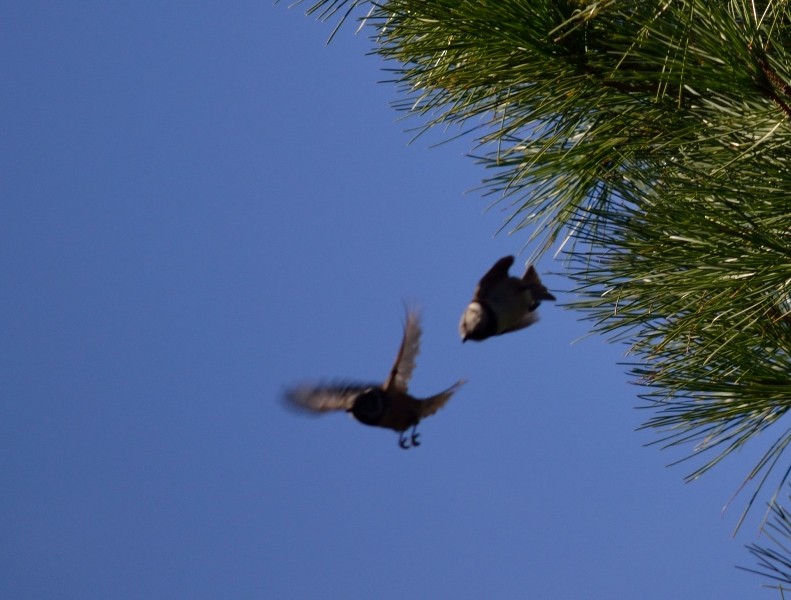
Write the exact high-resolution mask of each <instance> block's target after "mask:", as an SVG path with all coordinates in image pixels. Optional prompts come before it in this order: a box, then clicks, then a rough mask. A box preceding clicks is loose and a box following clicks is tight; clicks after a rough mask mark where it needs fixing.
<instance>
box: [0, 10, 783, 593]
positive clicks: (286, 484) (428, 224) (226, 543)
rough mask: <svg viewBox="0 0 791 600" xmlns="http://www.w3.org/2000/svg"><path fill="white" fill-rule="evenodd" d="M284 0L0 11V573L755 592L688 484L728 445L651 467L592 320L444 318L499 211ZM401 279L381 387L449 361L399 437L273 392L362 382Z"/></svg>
mask: <svg viewBox="0 0 791 600" xmlns="http://www.w3.org/2000/svg"><path fill="white" fill-rule="evenodd" d="M302 10H303V9H302V8H296V9H290V10H289V9H288V8H287V7H286V5H284V4H280V5H277V6H272V5H271V4H270V3H269V2H249V1H248V2H233V3H222V2H202V3H195V4H191V5H189V6H188V5H187V4H179V3H163V2H151V1H141V2H127V3H104V2H80V3H52V2H36V1H33V0H30V1H26V2H15V3H7V4H6V6H5V7H4V8H3V10H2V19H0V23H1V24H0V29H1V30H0V56H2V57H3V58H2V61H0V75H1V76H2V81H3V92H2V94H0V126H1V127H2V144H0V148H1V151H2V168H0V190H2V197H3V201H2V205H1V206H2V208H1V209H0V210H1V211H2V213H1V218H0V228H1V229H2V233H1V234H0V245H1V247H2V249H1V251H0V276H2V281H3V291H2V294H1V295H0V309H2V314H3V318H2V321H0V323H2V330H0V339H2V344H0V352H1V353H2V355H1V356H0V382H1V383H0V385H1V388H0V393H2V404H0V406H2V413H1V414H0V444H2V452H0V489H2V490H3V491H2V493H0V509H1V510H2V517H3V518H2V520H0V523H2V524H1V525H0V528H1V529H0V532H1V534H0V597H2V598H9V599H17V600H21V599H40V598H68V599H71V598H74V599H80V600H87V599H106V598H113V599H125V598H145V599H147V600H151V599H159V598H162V599H166V598H167V599H172V598H190V599H203V598H205V599H215V598H243V599H246V598H347V599H355V600H356V599H369V598H377V599H396V598H397V599H399V600H400V599H403V598H448V599H450V598H453V599H472V598H485V597H494V598H551V599H553V600H562V599H569V600H572V599H573V600H576V599H580V598H616V599H618V598H641V599H643V600H646V599H668V598H673V599H676V598H695V599H700V598H714V599H718V600H728V599H737V598H738V599H743V598H746V597H756V596H761V597H767V598H774V597H777V595H776V593H774V592H768V591H764V592H761V591H760V584H761V583H762V581H763V580H762V579H761V578H759V577H757V576H754V575H751V574H748V573H744V572H741V571H738V570H736V569H735V568H734V565H736V564H741V565H746V566H752V564H753V561H752V558H751V557H750V556H749V555H748V554H747V552H746V550H744V548H743V545H744V544H745V543H749V542H752V541H755V540H756V523H755V522H749V523H748V524H747V525H746V526H745V528H744V529H743V530H742V532H741V533H740V534H739V536H737V538H736V539H735V540H734V539H732V538H731V532H732V528H733V526H734V524H735V521H736V518H737V516H738V513H739V509H740V508H741V506H742V503H738V502H737V506H736V508H735V509H731V510H730V511H728V512H726V513H725V515H724V517H723V516H722V515H721V512H720V511H721V508H722V506H723V505H724V504H725V502H726V501H727V500H728V498H729V497H730V495H731V494H732V492H733V491H734V490H735V489H736V487H737V486H738V484H739V483H740V481H741V477H742V476H743V474H744V473H745V472H746V469H747V466H748V465H750V464H751V463H750V460H751V459H752V458H754V456H752V455H749V454H746V455H745V456H740V457H736V459H734V460H730V461H728V462H726V464H724V465H723V466H722V467H721V468H720V469H718V470H717V471H716V472H714V473H711V474H710V475H708V476H707V477H705V478H704V479H703V480H701V481H699V482H696V483H694V484H690V485H686V484H684V483H683V482H682V477H683V475H684V474H685V473H686V472H687V470H688V468H687V467H685V466H681V467H673V468H666V467H665V465H666V464H667V463H669V462H670V461H672V460H673V459H677V458H680V457H681V456H682V455H681V454H680V453H678V452H675V453H674V452H660V451H659V450H658V448H656V447H645V446H644V444H646V443H647V442H650V441H652V440H654V439H656V436H654V435H653V434H651V433H648V432H636V431H635V429H636V427H637V426H638V425H639V424H640V423H641V421H642V419H643V418H646V417H647V416H648V415H649V413H646V412H641V411H636V410H634V407H635V406H636V405H637V404H638V401H637V398H636V394H637V393H638V391H639V390H638V388H636V387H634V386H631V385H630V384H628V383H627V376H626V375H625V374H624V368H623V367H622V366H619V365H618V364H617V363H618V361H620V360H623V351H624V347H622V346H617V345H610V344H607V343H605V341H604V340H602V339H600V338H598V337H592V338H587V339H584V340H582V341H580V342H578V343H573V342H574V341H575V340H576V339H578V338H580V337H581V336H583V335H584V334H585V333H586V331H587V324H586V323H583V322H580V321H579V320H578V319H579V317H580V315H578V314H575V313H573V312H570V311H568V310H564V309H562V308H560V307H559V306H557V305H553V304H552V303H546V304H544V305H543V306H542V307H541V309H540V312H541V321H540V322H539V323H538V324H537V325H535V326H534V327H531V328H529V329H527V330H525V331H522V332H520V333H517V334H513V335H511V336H506V337H502V338H498V339H493V340H489V341H488V342H485V343H483V344H477V345H476V344H472V343H468V344H466V345H464V346H462V345H461V344H460V341H459V339H458V336H457V333H456V326H457V322H458V319H459V315H460V313H461V311H462V309H463V308H464V306H465V304H466V303H467V301H468V300H469V298H470V295H471V293H472V290H473V287H474V285H475V283H476V281H477V279H478V278H479V277H480V276H481V275H482V274H483V272H484V271H485V270H486V269H487V268H488V267H489V266H490V265H491V264H492V263H493V262H494V261H495V260H496V259H497V258H499V257H500V256H503V255H505V254H512V253H518V252H519V251H520V250H521V248H522V246H523V244H524V242H525V239H526V238H525V235H524V234H516V235H512V236H509V235H507V234H505V233H503V234H499V235H497V236H495V233H496V232H497V230H498V228H499V226H500V224H501V223H502V219H503V217H504V213H503V212H501V211H500V209H499V208H494V209H492V210H490V211H488V212H484V209H485V207H486V206H487V204H488V203H489V200H487V199H482V198H481V196H480V195H479V194H478V193H476V192H472V193H465V192H468V191H469V190H470V189H472V188H474V187H475V186H476V185H477V184H478V182H479V181H480V179H481V177H482V176H483V175H484V172H483V171H482V170H481V168H480V167H479V166H476V165H475V163H474V162H473V161H472V160H470V159H468V158H466V157H465V152H466V151H467V150H469V149H470V147H471V141H470V140H465V141H461V142H455V143H452V144H448V145H445V146H441V147H439V148H434V149H430V148H428V145H429V142H428V141H424V140H418V141H416V142H415V143H413V144H411V145H410V144H408V142H409V140H410V135H408V134H406V133H404V130H405V129H406V128H408V127H410V126H414V125H417V123H418V122H417V121H399V120H398V117H399V115H398V114H397V113H395V112H394V111H393V110H392V109H391V108H390V107H389V102H390V101H392V100H393V99H395V98H396V95H395V91H394V89H393V87H392V86H390V85H388V84H382V83H377V81H379V80H382V79H386V78H387V77H388V75H387V74H386V73H384V72H382V71H381V67H382V65H381V64H380V62H379V60H378V59H377V58H374V57H370V56H366V52H367V51H369V50H370V48H371V46H370V45H369V42H368V41H367V39H366V38H365V37H364V36H363V35H358V36H354V35H353V28H347V29H345V30H342V31H341V32H340V34H339V35H338V36H337V38H336V40H335V42H333V43H332V44H331V45H330V46H329V47H326V46H325V45H324V43H325V41H326V38H327V36H328V34H329V32H330V29H331V27H330V26H329V25H326V24H324V25H322V24H318V23H316V22H315V21H313V20H312V19H309V18H306V17H305V16H304V15H303V13H302ZM435 139H436V138H435ZM524 257H525V254H522V256H521V257H520V258H518V263H519V264H521V263H522V262H523V260H524ZM538 267H539V271H540V272H541V273H542V274H543V273H548V272H551V271H554V272H562V270H563V265H562V264H561V263H559V262H552V261H551V259H550V258H546V259H544V260H543V261H542V262H541V263H540V264H539V265H538ZM544 280H545V283H547V284H548V286H549V287H550V289H551V290H553V292H555V294H556V295H557V296H558V300H559V302H558V304H561V303H562V302H564V301H568V300H569V299H570V296H569V294H568V293H567V292H566V290H567V289H568V287H569V283H568V281H566V280H565V279H564V278H563V277H562V276H560V275H554V276H553V275H545V277H544ZM405 300H406V301H411V302H416V303H418V304H419V305H420V306H421V307H422V310H423V324H424V336H423V346H422V352H421V354H420V356H419V358H418V367H417V369H416V371H415V374H414V378H413V380H412V388H411V389H412V391H413V392H414V393H415V394H417V395H428V394H431V393H433V392H436V391H438V390H440V389H443V388H444V387H446V386H448V385H450V384H451V383H452V382H453V381H455V380H456V379H458V378H460V377H467V378H468V379H469V383H468V384H467V386H466V387H465V388H464V389H463V390H462V391H461V392H460V393H459V394H458V395H457V396H456V397H455V398H454V399H453V400H452V402H451V403H450V404H449V405H448V406H447V407H446V408H445V409H444V410H443V411H441V412H440V413H439V414H438V415H436V416H434V417H432V418H431V419H429V420H427V421H425V422H424V423H423V424H422V426H421V431H422V440H423V444H422V446H421V447H420V448H418V449H414V450H410V451H408V452H404V451H402V450H400V449H399V448H398V447H397V445H396V441H397V436H396V434H395V433H393V432H389V431H385V430H379V429H374V428H367V427H364V426H361V425H359V424H358V423H356V422H354V421H352V420H351V419H349V418H348V417H347V416H346V415H342V414H338V415H329V416H326V417H322V418H308V417H302V416H300V415H295V414H294V413H291V412H288V411H285V410H283V407H282V406H281V404H280V402H279V397H280V394H281V392H282V390H283V388H284V387H285V386H287V385H289V384H292V383H295V382H299V381H302V380H305V379H307V380H311V379H321V378H332V377H348V378H359V379H362V380H377V379H382V380H383V379H384V377H385V375H386V374H387V371H388V369H389V368H390V365H391V363H392V361H393V358H394V356H395V353H396V350H397V347H398V344H399V341H400V336H401V322H402V318H403V302H404V301H405ZM689 468H691V467H689Z"/></svg>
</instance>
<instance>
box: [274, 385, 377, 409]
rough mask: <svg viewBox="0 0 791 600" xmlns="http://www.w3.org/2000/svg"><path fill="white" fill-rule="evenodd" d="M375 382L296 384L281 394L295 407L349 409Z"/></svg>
mask: <svg viewBox="0 0 791 600" xmlns="http://www.w3.org/2000/svg"><path fill="white" fill-rule="evenodd" d="M372 387H378V385H377V384H375V383H374V384H371V385H360V384H343V383H339V384H328V385H307V384H305V385H298V386H296V387H292V388H289V389H287V390H286V392H285V394H284V395H283V397H284V399H285V400H286V402H287V403H288V404H289V405H291V406H292V407H295V408H300V409H303V410H309V411H312V412H326V411H328V410H349V409H351V407H352V406H353V405H354V400H355V398H357V396H359V395H360V394H361V393H362V392H364V391H365V390H367V389H370V388H372Z"/></svg>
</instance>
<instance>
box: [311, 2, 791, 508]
mask: <svg viewBox="0 0 791 600" xmlns="http://www.w3.org/2000/svg"><path fill="white" fill-rule="evenodd" d="M314 1H315V0H314ZM312 11H313V12H315V13H316V14H318V15H319V16H320V17H321V18H331V17H334V16H335V17H340V19H339V23H338V26H340V23H341V22H343V20H344V19H345V18H347V17H349V16H350V15H352V14H356V15H359V16H360V17H362V18H364V22H365V23H366V24H367V25H368V26H369V29H368V31H371V32H373V38H374V41H375V48H376V49H375V52H377V53H379V54H380V55H381V56H383V57H384V58H385V59H388V61H389V62H388V64H389V65H390V67H391V68H390V72H391V73H392V78H393V80H394V81H395V82H396V84H397V85H398V86H399V88H400V90H401V91H402V94H401V98H402V99H401V100H400V101H399V102H398V104H397V108H399V109H401V110H404V111H408V112H410V113H412V114H415V115H417V116H418V118H419V119H421V121H420V122H421V126H422V127H424V128H431V127H435V126H441V127H443V128H446V127H448V126H449V125H452V126H458V128H459V131H460V132H462V133H471V134H472V135H473V136H475V139H476V140H477V142H476V151H475V156H476V157H477V159H478V160H479V161H480V162H481V163H482V164H483V165H484V166H485V167H486V168H487V169H488V173H489V175H488V177H487V178H486V179H485V181H484V188H485V189H486V190H487V191H488V193H490V194H492V195H494V197H495V198H496V199H497V200H496V201H497V202H503V203H507V204H508V205H509V206H510V208H511V211H510V216H509V218H508V222H507V224H506V225H505V226H506V227H508V228H510V230H511V231H512V232H513V231H520V230H525V231H526V232H527V231H529V232H530V233H529V237H530V239H531V240H535V241H536V243H537V244H538V246H537V247H538V248H539V251H538V252H539V253H543V252H546V251H548V250H550V249H551V248H553V247H560V248H562V250H563V253H564V255H565V256H566V257H567V259H568V263H567V264H568V267H569V273H570V276H571V277H572V279H573V281H574V282H575V284H576V288H577V292H578V294H579V295H578V301H576V302H574V303H573V304H572V308H574V309H577V310H581V311H583V312H584V314H585V315H586V318H589V319H590V320H591V321H592V323H593V328H594V330H596V331H599V332H602V333H605V334H607V335H609V336H610V337H612V338H613V339H616V340H620V341H623V342H625V343H626V344H628V345H629V348H630V349H629V355H630V360H631V361H632V362H631V363H630V370H631V373H632V374H633V375H634V377H635V379H636V381H637V383H639V384H640V385H641V386H643V389H644V393H643V394H642V395H641V397H642V398H643V399H644V400H645V403H646V405H647V406H648V407H649V408H650V409H651V411H652V413H651V414H652V415H653V416H651V417H650V418H649V419H648V420H647V422H646V427H649V428H653V429H656V430H658V431H660V432H661V440H662V441H664V442H665V443H666V444H667V445H680V446H682V447H686V448H688V449H689V454H690V457H698V456H700V457H701V458H700V461H699V463H698V466H697V467H696V468H695V470H694V471H693V472H692V473H691V474H690V475H689V477H690V478H693V479H694V478H696V477H698V476H699V475H700V474H701V473H703V472H705V471H706V470H707V469H709V468H710V467H712V466H713V465H715V464H717V463H718V462H719V461H721V460H722V459H723V458H724V457H726V456H727V455H728V454H729V453H731V452H733V451H735V450H738V449H739V448H741V447H742V446H743V445H744V444H745V443H746V442H748V441H749V440H751V439H753V438H755V436H756V434H758V433H759V432H761V431H763V430H764V429H767V428H768V427H770V426H771V425H773V424H776V423H777V422H778V421H779V420H780V419H781V417H782V416H783V415H784V414H785V413H786V411H787V410H788V408H789V407H791V298H790V297H789V293H790V292H791V7H789V3H788V1H779V0H778V1H767V0H764V1H749V0H723V1H721V2H709V1H704V0H695V1H689V0H677V1H676V0H661V1H656V0H653V1H648V0H647V1H641V2H633V1H619V0H601V1H599V2H591V1H587V0H381V2H380V3H369V2H367V1H364V0H319V1H318V2H316V4H315V5H314V6H313V8H312ZM336 29H337V28H336ZM762 439H763V438H762ZM772 439H773V441H772V442H770V443H769V444H768V445H767V447H766V448H767V450H766V453H765V454H764V456H763V458H762V459H761V460H760V461H759V462H758V464H757V465H756V466H755V468H754V469H753V470H752V471H751V472H750V473H748V474H747V477H746V480H745V484H747V483H752V484H753V486H752V488H753V493H752V495H751V496H750V500H749V501H748V504H747V505H748V508H749V506H750V505H752V503H753V501H754V500H755V498H756V497H757V494H758V493H759V491H760V490H761V489H762V485H763V484H764V483H765V482H766V481H767V477H768V475H769V473H770V472H774V471H773V467H776V466H778V465H779V469H778V471H779V472H780V477H779V479H781V480H783V479H785V478H786V476H787V475H788V474H789V469H788V465H789V464H791V463H789V461H788V460H787V457H786V460H785V462H783V461H781V457H782V455H783V452H784V450H785V449H786V447H787V446H788V445H789V444H790V443H791V428H788V427H786V429H785V430H783V428H782V424H778V425H777V427H775V428H773V429H772Z"/></svg>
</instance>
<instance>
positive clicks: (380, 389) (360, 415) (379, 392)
mask: <svg viewBox="0 0 791 600" xmlns="http://www.w3.org/2000/svg"><path fill="white" fill-rule="evenodd" d="M420 334H421V327H420V315H419V314H418V312H417V311H415V310H407V314H406V323H405V325H404V335H403V339H402V340H401V347H400V348H399V349H398V355H397V356H396V359H395V363H394V364H393V367H392V369H391V370H390V374H389V375H388V377H387V379H386V380H385V382H384V384H378V383H369V384H361V383H357V382H338V383H330V384H326V385H323V384H317V385H310V384H304V385H298V386H295V387H292V388H289V389H288V390H286V392H285V399H286V401H287V402H289V403H290V404H291V405H293V406H296V407H298V408H302V409H305V410H308V411H312V412H317V413H322V412H327V411H338V410H345V411H346V412H349V413H351V414H352V416H354V418H355V419H357V420H358V421H360V423H363V424H365V425H370V426H372V427H384V428H386V429H393V430H394V431H397V432H398V434H399V436H398V445H399V446H401V447H402V448H404V449H407V448H410V447H412V446H419V445H420V440H419V435H418V433H417V426H418V423H420V421H421V420H422V419H425V418H426V417H430V416H431V415H433V414H434V413H435V412H437V411H438V410H439V409H440V408H442V407H443V406H444V405H445V403H446V402H447V401H448V400H450V398H451V396H453V394H454V393H455V392H456V391H457V390H458V389H459V388H460V387H461V386H462V385H463V384H464V383H465V381H464V380H463V379H462V380H459V381H457V382H456V383H454V384H453V385H452V386H450V387H449V388H448V389H446V390H444V391H442V392H440V393H438V394H435V395H433V396H431V397H430V398H424V399H419V398H415V397H414V396H412V395H410V394H409V393H408V391H407V387H408V384H409V380H410V379H411V377H412V371H414V369H415V358H416V357H417V355H418V352H419V351H420ZM409 428H412V431H411V435H409V436H407V434H406V432H407V430H408V429H409Z"/></svg>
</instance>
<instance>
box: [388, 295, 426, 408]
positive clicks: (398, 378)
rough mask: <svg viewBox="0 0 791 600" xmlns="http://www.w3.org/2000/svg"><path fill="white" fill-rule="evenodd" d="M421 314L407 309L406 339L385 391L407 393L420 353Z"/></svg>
mask: <svg viewBox="0 0 791 600" xmlns="http://www.w3.org/2000/svg"><path fill="white" fill-rule="evenodd" d="M420 334H421V329H420V314H419V313H418V312H417V311H416V310H414V309H413V310H409V309H407V313H406V323H405V324H404V337H403V339H402V340H401V347H400V348H399V349H398V356H396V359H395V363H393V368H392V369H391V370H390V375H389V376H388V377H387V380H386V381H385V384H384V389H385V391H388V390H391V389H395V390H397V391H399V392H406V390H407V386H408V385H409V380H410V379H411V378H412V371H414V370H415V358H417V355H418V352H420Z"/></svg>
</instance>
